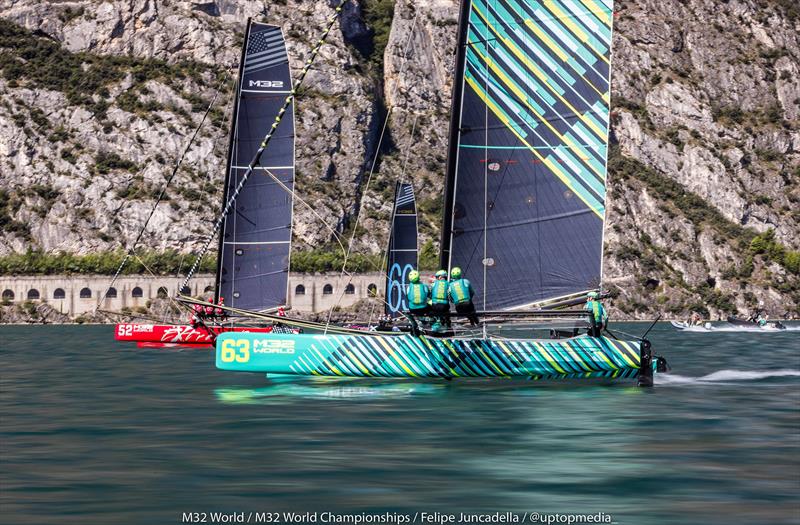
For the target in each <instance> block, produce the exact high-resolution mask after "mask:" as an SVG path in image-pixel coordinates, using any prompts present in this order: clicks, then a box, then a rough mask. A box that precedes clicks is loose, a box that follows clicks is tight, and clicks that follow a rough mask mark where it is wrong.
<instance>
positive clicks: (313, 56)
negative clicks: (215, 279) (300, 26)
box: [180, 0, 347, 289]
mask: <svg viewBox="0 0 800 525" xmlns="http://www.w3.org/2000/svg"><path fill="white" fill-rule="evenodd" d="M346 2H347V0H340V2H339V4H338V5H337V6H336V8H335V11H334V14H333V15H332V16H331V17H330V18H329V19H328V26H327V27H326V28H325V31H323V32H322V36H321V37H320V39H319V40H318V41H317V43H316V45H315V46H314V47H313V48H312V50H311V54H310V55H309V57H308V59H306V61H305V65H304V66H303V70H302V71H301V72H300V76H299V77H298V79H297V84H296V85H295V86H294V88H293V89H292V91H291V93H290V94H289V96H288V97H286V100H285V101H284V102H283V106H281V109H280V110H279V111H278V115H277V116H276V117H275V122H273V123H272V127H270V129H269V131H268V132H267V134H266V136H264V140H263V141H262V142H261V145H260V146H259V148H258V151H256V154H255V156H254V157H253V160H252V161H250V163H249V164H248V165H247V171H245V173H244V174H243V175H242V178H241V180H240V181H239V183H238V184H237V185H236V188H235V189H234V190H233V193H232V195H231V196H230V197H229V198H228V202H226V203H225V206H224V207H223V209H222V213H220V216H219V218H218V219H217V221H216V222H215V223H214V228H213V229H212V231H211V235H209V236H208V239H206V242H205V244H204V245H203V248H202V250H200V254H199V255H198V256H197V258H196V259H195V261H194V263H193V264H192V267H191V268H190V269H189V272H188V273H187V274H186V278H185V279H184V280H183V283H182V284H181V286H180V289H183V288H184V287H185V286H186V285H187V284H188V283H189V281H190V280H191V279H192V277H193V276H194V274H195V272H196V271H197V269H198V267H199V266H200V261H202V260H203V257H205V255H206V253H208V249H209V247H210V246H211V242H212V241H213V240H214V237H215V236H216V235H217V233H219V230H220V229H221V228H222V224H223V222H224V221H225V218H226V217H227V216H228V214H229V213H230V211H231V209H232V208H233V204H234V203H235V202H236V199H237V198H238V197H239V193H240V192H241V191H242V188H243V187H244V185H245V183H246V182H247V180H248V179H249V178H250V175H252V173H253V171H254V170H255V166H257V165H258V164H259V163H260V162H261V155H262V154H263V153H264V150H265V149H266V148H267V146H268V145H269V143H270V141H271V140H272V137H273V134H274V133H275V131H276V129H277V127H278V124H279V123H280V122H281V119H282V118H283V115H284V113H286V110H287V109H288V107H289V105H290V104H291V103H292V102H293V101H294V99H295V97H296V94H297V91H298V90H299V89H300V86H301V85H302V84H303V80H305V77H306V74H307V73H308V70H309V69H310V68H311V64H312V63H313V62H314V60H315V59H316V57H317V55H318V54H319V50H320V47H322V44H324V43H325V40H326V39H327V37H328V34H329V33H330V32H331V30H332V29H333V24H335V23H336V19H337V18H339V15H340V14H341V12H342V6H344V4H345V3H346Z"/></svg>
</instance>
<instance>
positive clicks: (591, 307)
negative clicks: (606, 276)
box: [585, 292, 608, 337]
mask: <svg viewBox="0 0 800 525" xmlns="http://www.w3.org/2000/svg"><path fill="white" fill-rule="evenodd" d="M585 310H586V311H587V312H589V321H590V322H591V323H592V327H591V328H589V335H591V336H592V337H600V333H601V332H602V331H603V329H604V328H605V327H606V323H607V322H608V313H607V312H606V309H605V308H604V307H603V303H601V302H600V299H599V296H598V295H597V292H589V294H588V295H587V296H586V308H585Z"/></svg>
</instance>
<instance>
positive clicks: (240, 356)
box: [219, 339, 250, 363]
mask: <svg viewBox="0 0 800 525" xmlns="http://www.w3.org/2000/svg"><path fill="white" fill-rule="evenodd" d="M219 357H220V359H222V362H223V363H233V362H234V361H236V362H237V363H246V362H248V361H249V360H250V341H249V340H248V339H225V340H224V341H222V347H220V351H219Z"/></svg>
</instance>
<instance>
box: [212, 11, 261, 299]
mask: <svg viewBox="0 0 800 525" xmlns="http://www.w3.org/2000/svg"><path fill="white" fill-rule="evenodd" d="M251 20H252V19H251V18H248V19H247V27H246V28H245V31H244V44H242V55H241V57H239V74H238V76H237V77H236V89H235V90H234V92H233V111H232V112H231V135H230V139H228V158H227V160H226V162H225V185H224V186H223V192H222V207H223V208H224V207H225V203H227V202H228V188H229V186H230V180H231V157H232V155H233V146H234V142H235V141H236V119H237V117H238V116H239V94H240V91H241V89H242V70H243V69H244V58H245V53H246V52H247V41H248V40H249V38H250V22H251ZM224 241H225V235H224V233H223V232H220V233H219V244H218V245H217V276H216V278H215V279H214V302H218V301H219V292H220V279H221V277H222V249H223V247H224Z"/></svg>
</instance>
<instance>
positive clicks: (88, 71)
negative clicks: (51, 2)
mask: <svg viewBox="0 0 800 525" xmlns="http://www.w3.org/2000/svg"><path fill="white" fill-rule="evenodd" d="M0 71H1V72H2V76H3V77H4V78H5V79H7V80H8V85H9V87H17V86H19V85H27V86H29V87H31V88H39V89H48V90H53V91H59V92H61V93H64V95H65V96H66V98H67V102H68V103H69V104H71V105H77V106H83V107H85V108H87V109H88V110H90V111H92V112H93V113H94V114H95V116H96V117H97V118H99V119H101V120H103V119H105V116H106V111H107V110H108V108H109V106H110V104H109V101H108V99H109V97H110V93H109V89H108V87H109V86H111V85H112V84H114V83H117V82H120V81H122V80H123V79H124V78H126V77H127V76H129V75H130V81H131V82H132V85H131V87H129V88H128V89H127V90H126V91H125V92H124V93H122V94H121V95H120V96H119V98H118V100H117V102H118V105H119V106H120V107H123V106H124V107H123V109H126V110H128V111H131V112H151V111H156V110H159V109H165V108H161V107H154V106H153V104H155V103H154V102H152V101H151V102H149V103H147V102H140V100H139V95H140V94H141V95H148V94H149V93H148V92H147V90H146V88H145V87H144V84H145V83H146V82H148V81H150V80H158V81H160V82H163V83H165V84H167V85H169V86H171V87H173V89H176V90H177V91H178V92H181V91H182V85H181V84H182V81H184V80H186V79H187V78H188V79H191V80H192V81H193V82H194V83H196V84H198V85H200V86H205V85H206V84H207V82H206V80H207V79H208V75H209V74H211V76H212V77H213V76H215V75H216V71H215V70H214V69H213V68H212V67H211V66H208V65H206V64H201V63H199V62H191V61H182V62H178V63H175V64H168V63H167V62H164V61H163V60H156V59H142V58H134V57H130V56H114V55H103V56H101V55H93V54H91V53H72V52H70V51H68V50H66V49H63V48H62V47H61V45H60V43H59V42H57V41H55V40H53V39H50V38H48V37H47V36H39V35H36V34H34V33H32V32H31V31H28V30H27V29H25V28H23V27H20V26H18V25H17V24H14V23H13V22H10V21H8V20H5V19H0ZM123 103H124V104H123ZM148 104H149V105H148Z"/></svg>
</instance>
